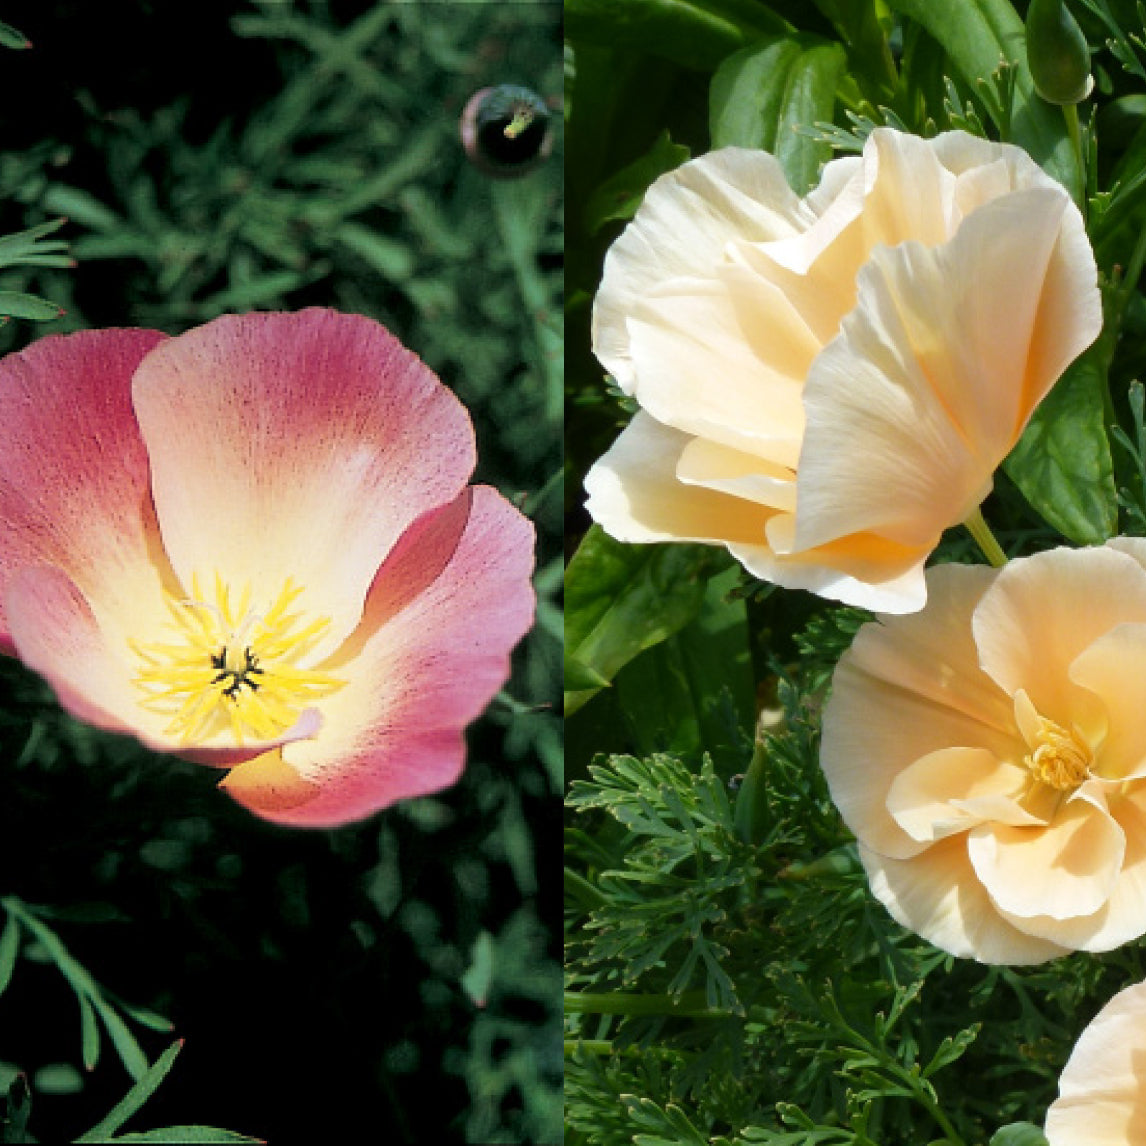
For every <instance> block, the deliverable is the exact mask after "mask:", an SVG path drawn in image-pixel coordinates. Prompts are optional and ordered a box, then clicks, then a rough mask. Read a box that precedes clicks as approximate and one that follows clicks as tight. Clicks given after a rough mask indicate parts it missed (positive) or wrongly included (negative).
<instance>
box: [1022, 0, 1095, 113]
mask: <svg viewBox="0 0 1146 1146" xmlns="http://www.w3.org/2000/svg"><path fill="white" fill-rule="evenodd" d="M1027 63H1028V64H1029V65H1030V69H1031V78H1032V79H1033V80H1034V82H1035V91H1037V92H1038V93H1039V95H1040V96H1042V98H1043V99H1045V100H1046V101H1047V102H1048V103H1058V104H1073V103H1078V102H1080V101H1081V100H1084V99H1086V97H1087V96H1088V95H1090V91H1091V88H1093V87H1094V79H1093V77H1092V76H1091V74H1090V49H1089V48H1088V47H1087V44H1086V37H1085V36H1084V35H1083V34H1082V29H1081V28H1080V27H1079V26H1078V21H1077V20H1075V18H1074V17H1073V16H1072V15H1071V14H1070V10H1069V9H1068V8H1067V6H1066V5H1065V4H1064V3H1063V0H1031V6H1030V8H1028V9H1027Z"/></svg>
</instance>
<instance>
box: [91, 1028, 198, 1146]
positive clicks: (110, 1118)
mask: <svg viewBox="0 0 1146 1146" xmlns="http://www.w3.org/2000/svg"><path fill="white" fill-rule="evenodd" d="M182 1048H183V1040H182V1039H180V1040H179V1041H178V1042H174V1043H172V1044H171V1045H170V1046H169V1047H168V1048H167V1049H166V1050H165V1051H164V1052H163V1053H162V1054H161V1055H160V1056H159V1057H158V1058H157V1059H156V1060H155V1062H154V1063H153V1064H152V1065H151V1066H150V1067H148V1069H147V1070H146V1071H145V1072H144V1073H143V1075H142V1076H141V1077H140V1078H139V1079H138V1080H137V1081H136V1083H135V1085H134V1086H133V1087H132V1088H131V1089H130V1090H129V1091H128V1092H127V1094H125V1095H124V1096H123V1098H121V1099H120V1100H119V1102H117V1103H116V1104H115V1106H113V1107H112V1108H111V1110H109V1111H108V1113H107V1114H106V1115H105V1116H104V1117H103V1118H101V1119H100V1120H99V1122H97V1123H96V1124H95V1125H94V1126H93V1127H92V1128H91V1129H90V1130H89V1131H88V1132H87V1133H86V1134H81V1135H80V1136H79V1138H77V1139H76V1141H77V1142H109V1141H111V1140H112V1135H113V1134H115V1132H116V1131H117V1130H118V1129H119V1128H120V1127H121V1126H122V1125H123V1124H124V1123H125V1122H126V1121H127V1120H128V1119H129V1118H130V1117H131V1116H132V1115H133V1114H134V1113H135V1112H136V1111H137V1110H138V1109H139V1108H140V1107H141V1106H142V1105H143V1104H144V1103H145V1102H146V1101H147V1100H148V1099H149V1098H150V1097H151V1096H152V1095H153V1094H154V1093H155V1091H156V1088H157V1087H158V1086H159V1084H160V1083H161V1082H162V1081H163V1080H164V1079H165V1078H166V1077H167V1072H168V1071H169V1070H170V1069H171V1067H172V1065H173V1064H174V1062H175V1058H176V1056H177V1055H178V1054H179V1052H180V1050H182Z"/></svg>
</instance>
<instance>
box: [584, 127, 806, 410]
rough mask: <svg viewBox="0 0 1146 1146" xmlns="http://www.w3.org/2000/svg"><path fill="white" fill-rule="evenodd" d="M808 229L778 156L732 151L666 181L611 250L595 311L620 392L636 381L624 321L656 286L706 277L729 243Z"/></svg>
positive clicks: (601, 345) (601, 348) (597, 335)
mask: <svg viewBox="0 0 1146 1146" xmlns="http://www.w3.org/2000/svg"><path fill="white" fill-rule="evenodd" d="M806 225H807V215H806V212H805V211H804V210H803V208H802V207H801V204H800V200H799V199H798V198H797V197H796V195H795V194H794V193H793V191H792V189H791V188H790V187H789V186H788V182H787V180H786V179H785V178H784V172H783V170H782V169H781V167H780V164H779V163H778V162H777V161H776V160H775V158H774V157H773V156H771V155H769V154H768V153H767V152H763V151H751V150H747V149H744V148H735V147H729V148H724V149H722V150H719V151H712V152H709V153H708V154H707V155H703V156H701V157H700V158H698V159H694V160H692V161H690V162H688V163H686V164H684V165H683V166H682V167H678V168H677V169H676V170H675V171H670V172H668V173H667V174H666V175H662V176H661V177H660V178H659V179H657V180H656V182H655V183H653V185H652V186H651V187H650V188H649V189H648V191H646V192H645V198H644V202H643V203H642V204H641V207H640V210H639V211H638V212H637V215H636V218H635V219H634V220H633V221H632V223H631V224H630V225H629V226H628V227H626V228H625V231H624V234H622V235H621V237H620V238H619V239H618V240H617V241H616V242H615V243H614V244H613V246H612V247H611V248H610V249H609V253H608V255H607V256H606V257H605V267H604V271H603V274H602V277H601V287H600V290H599V291H598V292H597V299H596V302H595V303H594V306H593V349H594V352H595V353H596V355H597V357H598V358H599V359H600V360H601V362H602V363H603V364H604V366H605V369H606V370H608V371H609V373H610V374H612V375H613V377H614V378H616V379H617V382H618V383H619V384H620V386H621V388H622V389H623V390H625V391H626V392H627V393H631V392H632V390H633V387H634V385H635V383H636V378H635V374H634V369H633V365H632V361H631V358H630V345H629V331H628V325H627V320H628V318H629V316H630V315H631V314H632V313H633V312H634V310H635V308H636V305H637V304H638V303H639V302H641V301H642V300H643V299H644V298H645V296H646V295H647V294H648V292H649V291H650V290H651V289H652V288H653V287H655V286H659V285H661V284H663V283H666V282H669V281H671V280H673V279H676V278H690V277H696V276H697V275H702V276H707V275H708V274H709V273H710V272H711V271H712V270H713V268H714V267H715V266H716V264H717V263H718V262H720V260H721V258H722V253H723V250H724V246H725V244H726V243H728V242H730V241H732V240H734V239H741V240H745V239H746V240H749V241H751V240H758V241H764V240H769V239H776V238H780V237H782V236H786V235H790V234H793V233H795V232H796V231H797V230H798V229H800V228H801V227H803V226H806Z"/></svg>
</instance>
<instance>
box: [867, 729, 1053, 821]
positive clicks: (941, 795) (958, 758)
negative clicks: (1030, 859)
mask: <svg viewBox="0 0 1146 1146" xmlns="http://www.w3.org/2000/svg"><path fill="white" fill-rule="evenodd" d="M1027 780H1028V775H1027V771H1026V769H1025V768H1021V767H1019V766H1017V765H1015V764H1011V763H1008V762H1006V761H1003V760H999V759H997V758H996V757H995V756H993V755H992V754H991V753H990V752H988V751H987V750H986V749H985V748H940V749H938V750H937V751H935V752H930V753H928V754H927V755H926V756H922V757H920V758H919V759H918V760H916V761H915V763H914V764H910V765H909V766H908V767H907V768H905V769H904V770H903V771H902V772H900V773H899V775H898V776H896V778H895V779H894V780H893V781H892V784H891V788H890V790H889V791H888V794H887V810H888V811H889V812H890V813H891V816H892V819H894V820H895V822H896V823H897V824H898V825H899V826H900V827H901V828H902V829H903V830H904V831H905V832H907V834H908V835H909V836H911V838H912V839H913V840H916V841H918V842H920V843H926V844H930V843H934V842H935V841H936V840H940V839H943V838H944V837H946V836H951V835H955V834H956V833H957V832H965V831H967V830H968V829H970V828H973V827H975V826H976V825H978V824H981V823H984V822H987V821H994V822H1001V823H1007V824H1013V825H1023V826H1036V827H1042V826H1043V824H1042V821H1041V820H1039V819H1038V818H1037V817H1035V816H1032V815H1031V814H1030V812H1028V811H1027V810H1026V809H1025V808H1023V806H1022V805H1021V804H1020V803H1019V800H1020V798H1021V797H1022V795H1023V792H1024V790H1025V788H1026V786H1027Z"/></svg>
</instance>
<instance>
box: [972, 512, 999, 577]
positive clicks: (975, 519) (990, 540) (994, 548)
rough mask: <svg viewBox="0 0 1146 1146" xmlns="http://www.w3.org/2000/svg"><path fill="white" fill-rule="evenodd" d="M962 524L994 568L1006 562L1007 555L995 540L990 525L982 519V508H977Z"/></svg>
mask: <svg viewBox="0 0 1146 1146" xmlns="http://www.w3.org/2000/svg"><path fill="white" fill-rule="evenodd" d="M963 524H964V525H965V526H966V527H967V532H968V533H970V534H971V536H972V537H973V538H974V539H975V544H976V545H978V546H979V548H980V549H981V550H982V551H983V556H984V557H986V559H987V560H988V561H989V562H990V563H991V564H992V565H993V566H994V567H995V568H996V569H1002V567H1003V566H1004V565H1006V563H1007V555H1006V554H1005V553H1004V552H1003V549H1002V546H1000V545H999V543H998V542H997V541H996V540H995V535H994V534H993V533H992V532H991V527H990V526H989V525H988V524H987V522H986V521H985V520H984V519H983V510H982V508H977V509H976V510H975V511H974V512H973V513H972V514H971V516H970V517H968V518H967V520H966V521H965V522H963Z"/></svg>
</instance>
